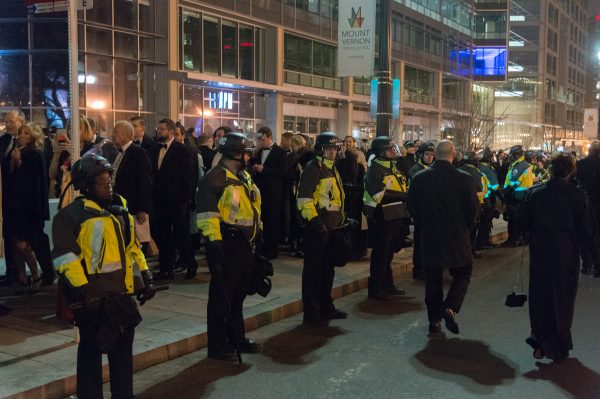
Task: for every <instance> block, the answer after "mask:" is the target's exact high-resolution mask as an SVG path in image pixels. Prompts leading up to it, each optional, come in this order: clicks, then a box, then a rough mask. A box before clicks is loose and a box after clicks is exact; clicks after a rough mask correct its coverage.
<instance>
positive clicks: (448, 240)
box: [408, 140, 479, 334]
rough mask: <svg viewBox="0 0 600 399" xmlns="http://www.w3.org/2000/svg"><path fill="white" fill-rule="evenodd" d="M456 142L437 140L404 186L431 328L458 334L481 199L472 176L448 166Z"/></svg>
mask: <svg viewBox="0 0 600 399" xmlns="http://www.w3.org/2000/svg"><path fill="white" fill-rule="evenodd" d="M454 153H455V150H454V144H453V143H452V141H450V140H443V141H441V142H440V143H439V144H438V145H437V147H436V149H435V158H436V161H435V162H434V163H433V164H432V165H431V166H430V167H429V168H427V169H425V170H423V171H421V172H419V173H417V174H416V175H415V176H414V177H413V179H412V182H411V184H410V187H409V190H408V209H409V212H410V214H411V216H412V217H413V218H414V219H415V222H416V223H418V224H419V226H420V228H421V237H422V239H421V240H420V245H419V247H418V248H415V251H420V255H421V257H422V263H423V267H424V268H425V271H426V275H427V283H426V288H425V304H426V305H427V315H428V318H429V332H430V333H432V334H433V333H437V332H439V331H440V329H441V327H440V321H441V320H442V319H444V321H445V324H446V328H447V329H448V330H450V331H451V332H453V333H455V334H458V332H459V330H458V323H457V322H456V319H455V317H456V314H457V313H458V312H459V311H460V308H461V306H462V303H463V300H464V298H465V295H466V293H467V287H468V286H469V281H470V278H471V271H472V263H473V259H472V248H471V239H470V233H471V230H472V229H473V228H475V225H476V222H477V216H478V211H479V200H478V198H477V192H476V190H475V184H474V183H473V179H472V178H471V176H469V175H468V174H467V173H465V172H463V171H460V170H458V169H456V168H455V167H454V166H452V161H453V160H454V156H455V155H454ZM445 268H448V269H449V271H450V275H451V276H452V285H451V286H450V289H449V290H448V293H447V295H446V298H445V299H444V292H443V281H442V274H443V270H444V269H445Z"/></svg>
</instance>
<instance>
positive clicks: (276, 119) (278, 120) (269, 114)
mask: <svg viewBox="0 0 600 399" xmlns="http://www.w3.org/2000/svg"><path fill="white" fill-rule="evenodd" d="M265 125H267V126H268V127H270V128H271V131H272V132H273V140H274V141H275V142H276V143H277V142H279V141H280V140H279V139H280V138H281V133H282V132H283V95H282V94H278V93H265Z"/></svg>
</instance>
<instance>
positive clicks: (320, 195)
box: [296, 156, 345, 229]
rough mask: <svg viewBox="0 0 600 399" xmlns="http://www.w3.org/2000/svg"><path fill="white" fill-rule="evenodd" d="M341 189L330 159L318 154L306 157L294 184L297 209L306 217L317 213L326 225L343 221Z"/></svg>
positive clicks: (310, 218) (316, 215)
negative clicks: (301, 170) (308, 160)
mask: <svg viewBox="0 0 600 399" xmlns="http://www.w3.org/2000/svg"><path fill="white" fill-rule="evenodd" d="M344 198H345V194H344V189H343V188H342V184H341V179H340V175H339V173H338V171H337V169H336V168H335V166H334V164H333V161H331V160H329V159H323V158H321V157H320V156H318V157H316V158H315V159H313V160H312V161H310V162H309V163H308V164H307V165H306V167H305V168H304V171H303V172H302V175H301V176H300V182H299V184H298V195H297V198H296V201H297V206H298V210H299V211H300V213H301V214H302V217H303V218H304V219H306V220H312V219H313V218H315V217H321V220H322V221H323V223H324V224H325V226H327V228H329V229H331V228H335V227H338V226H340V225H341V224H342V223H343V222H344Z"/></svg>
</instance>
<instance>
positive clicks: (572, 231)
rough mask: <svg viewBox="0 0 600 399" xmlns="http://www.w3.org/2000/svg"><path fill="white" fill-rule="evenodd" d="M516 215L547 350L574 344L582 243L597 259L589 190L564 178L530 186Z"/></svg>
mask: <svg viewBox="0 0 600 399" xmlns="http://www.w3.org/2000/svg"><path fill="white" fill-rule="evenodd" d="M517 220H518V223H519V227H520V228H521V230H522V231H528V232H529V270H530V273H529V319H530V322H531V331H532V335H533V336H534V337H535V338H536V339H537V341H538V343H539V344H540V345H541V347H542V349H543V350H544V352H545V353H546V355H555V356H558V357H560V356H564V355H566V354H568V351H569V350H570V349H572V348H573V342H572V339H571V323H572V322H573V312H574V309H575V296H576V293H577V282H578V278H579V264H580V263H579V256H580V248H581V247H582V246H583V247H584V248H585V249H586V250H588V251H590V252H591V253H592V256H593V258H594V260H595V261H599V260H600V259H599V257H598V249H597V248H596V247H595V245H594V242H593V237H594V233H595V230H596V228H595V225H594V220H593V218H592V211H591V207H590V204H589V197H588V195H587V194H586V193H585V192H584V191H582V190H580V189H578V188H576V187H575V186H574V185H572V184H571V183H569V182H568V181H566V180H562V179H551V180H549V181H548V182H547V183H544V184H539V185H536V186H534V187H533V188H532V189H531V190H530V191H529V192H528V193H527V196H526V197H525V200H524V201H523V203H522V204H521V206H520V208H519V210H518V213H517Z"/></svg>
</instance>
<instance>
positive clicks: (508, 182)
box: [502, 145, 533, 247]
mask: <svg viewBox="0 0 600 399" xmlns="http://www.w3.org/2000/svg"><path fill="white" fill-rule="evenodd" d="M508 156H509V159H510V160H511V161H512V163H511V165H510V167H509V168H508V173H506V179H505V180H504V200H505V203H506V211H505V218H506V219H507V220H508V240H506V241H505V242H504V243H503V244H502V245H503V246H505V247H514V246H516V245H518V244H519V232H518V228H517V223H516V212H517V208H518V207H519V204H520V203H521V201H523V199H524V198H525V194H527V190H528V189H529V188H530V187H531V186H533V168H532V166H531V165H530V164H529V162H527V161H526V160H525V151H523V147H522V146H520V145H515V146H513V147H511V149H510V151H509V153H508Z"/></svg>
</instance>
